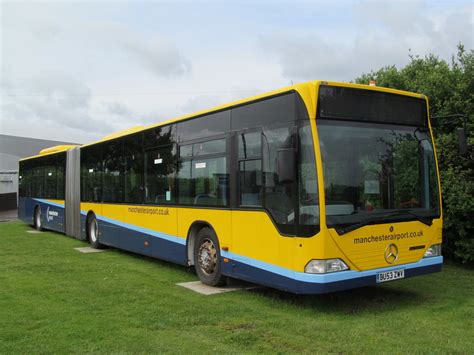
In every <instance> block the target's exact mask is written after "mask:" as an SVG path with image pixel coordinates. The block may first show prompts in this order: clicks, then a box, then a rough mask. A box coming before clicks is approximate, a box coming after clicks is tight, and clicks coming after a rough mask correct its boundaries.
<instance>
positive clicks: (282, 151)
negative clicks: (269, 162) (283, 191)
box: [277, 148, 296, 184]
mask: <svg viewBox="0 0 474 355" xmlns="http://www.w3.org/2000/svg"><path fill="white" fill-rule="evenodd" d="M277 173H278V182H279V183H280V184H282V183H291V182H294V181H295V175H296V150H295V149H294V148H279V149H278V150H277Z"/></svg>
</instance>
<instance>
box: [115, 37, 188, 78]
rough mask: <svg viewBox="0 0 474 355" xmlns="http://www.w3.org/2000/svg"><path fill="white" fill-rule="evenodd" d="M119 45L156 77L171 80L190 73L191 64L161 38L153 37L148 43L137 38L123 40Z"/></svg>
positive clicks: (174, 47)
mask: <svg viewBox="0 0 474 355" xmlns="http://www.w3.org/2000/svg"><path fill="white" fill-rule="evenodd" d="M121 45H122V46H123V48H124V49H125V50H126V51H128V52H129V53H130V54H131V55H132V56H133V57H134V58H136V59H137V60H138V62H139V63H141V65H143V67H144V68H147V69H148V70H150V71H151V72H152V73H154V74H156V75H158V76H163V77H166V78H171V77H174V76H180V75H184V74H188V73H189V72H190V71H191V62H190V61H189V60H188V59H186V58H185V57H184V56H183V55H182V54H181V53H180V52H179V50H178V49H177V48H176V46H174V45H173V44H172V43H170V42H169V41H167V40H165V39H163V38H162V37H161V36H155V38H153V39H152V40H150V41H143V40H140V39H139V38H137V37H133V38H128V39H123V40H121Z"/></svg>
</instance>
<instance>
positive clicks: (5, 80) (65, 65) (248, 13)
mask: <svg viewBox="0 0 474 355" xmlns="http://www.w3.org/2000/svg"><path fill="white" fill-rule="evenodd" d="M0 6H1V7H2V8H1V10H2V11H3V17H2V22H1V24H0V26H1V27H0V36H1V37H0V51H1V53H0V59H1V66H0V91H1V92H0V100H2V102H1V103H0V104H1V114H2V116H1V117H2V118H1V121H0V130H1V131H2V132H3V133H7V134H19V135H27V136H36V137H41V138H46V139H63V140H69V141H73V142H75V141H79V142H87V141H90V140H93V139H96V138H99V137H100V136H103V135H104V134H108V133H111V132H113V131H115V130H121V129H123V128H127V127H131V126H135V125H140V124H151V123H157V122H160V121H162V120H165V119H169V118H173V117H177V116H181V115H184V114H189V113H192V112H195V111H198V110H201V109H206V108H210V107H213V106H216V105H220V104H224V103H226V102H229V101H232V100H235V99H240V98H245V97H248V96H251V95H255V94H257V93H261V92H265V91H268V90H271V89H275V88H278V87H282V86H285V85H288V84H290V83H291V81H293V82H299V81H306V80H314V79H328V80H331V79H335V80H352V79H354V78H355V77H356V76H358V75H360V74H361V73H364V72H368V71H370V70H372V69H377V68H379V67H381V66H385V65H390V64H395V65H404V64H405V63H406V62H407V61H408V50H409V49H410V48H411V50H412V53H414V54H420V55H423V54H426V53H430V52H432V53H435V54H439V55H440V56H441V57H442V58H445V59H449V58H450V55H451V54H452V53H454V52H455V50H456V48H455V46H456V44H457V43H458V41H462V42H464V43H465V44H466V47H467V48H472V40H473V38H472V5H471V4H470V3H468V2H463V1H462V0H461V1H460V2H459V1H456V2H454V0H453V1H451V2H432V1H430V2H420V1H415V2H411V1H410V2H403V3H400V2H396V3H393V2H386V1H384V2H382V1H378V2H367V1H362V2H349V1H347V2H344V1H337V2H327V3H318V4H314V3H313V2H305V1H296V2H294V3H291V6H290V3H289V2H279V3H276V4H272V5H271V6H269V5H268V4H263V3H262V4H260V3H255V2H249V3H248V4H246V5H245V6H242V4H241V3H232V4H225V5H224V4H222V5H217V4H216V3H208V2H204V3H202V2H199V3H196V2H195V3H189V2H185V3H182V2H141V3H136V2H121V1H111V2H109V1H107V2H47V3H35V2H28V3H24V2H19V3H14V2H0Z"/></svg>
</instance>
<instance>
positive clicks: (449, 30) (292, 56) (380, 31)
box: [259, 1, 473, 81]
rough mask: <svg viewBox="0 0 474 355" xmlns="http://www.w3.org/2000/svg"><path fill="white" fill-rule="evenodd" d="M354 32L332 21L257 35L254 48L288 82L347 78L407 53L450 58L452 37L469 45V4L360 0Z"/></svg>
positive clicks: (401, 58)
mask: <svg viewBox="0 0 474 355" xmlns="http://www.w3.org/2000/svg"><path fill="white" fill-rule="evenodd" d="M353 12H354V16H355V24H356V26H354V31H353V32H351V33H348V32H347V27H344V28H343V29H342V30H339V29H338V26H337V25H336V26H332V27H331V28H321V29H318V30H315V29H309V30H307V31H301V30H298V29H296V30H294V31H291V30H289V31H284V32H279V31H274V32H272V33H266V34H263V35H261V36H260V39H259V43H260V48H261V49H262V51H264V52H265V53H266V54H267V57H268V58H269V59H270V60H272V61H275V62H277V63H278V64H279V65H280V66H281V74H282V75H283V76H284V77H285V78H289V79H292V80H294V81H306V80H314V79H327V80H344V81H349V80H352V79H354V78H355V77H357V76H359V75H360V74H362V73H364V72H369V71H370V70H375V69H378V68H380V67H383V66H387V65H397V66H401V65H404V64H406V63H407V62H408V59H409V57H408V54H409V51H410V49H411V50H412V53H414V54H418V55H425V54H428V53H434V54H437V55H439V56H441V58H444V59H448V60H449V59H450V56H451V55H452V54H453V53H454V52H455V51H456V45H457V43H458V42H460V41H461V42H464V43H465V44H466V45H467V46H468V47H470V48H472V41H473V21H472V7H471V6H467V7H462V6H461V7H453V8H449V9H448V10H446V9H444V8H442V9H434V10H433V9H430V8H428V7H427V5H426V3H424V2H382V1H379V2H360V3H356V4H355V5H354V9H353Z"/></svg>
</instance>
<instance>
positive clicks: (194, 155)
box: [178, 138, 229, 207]
mask: <svg viewBox="0 0 474 355" xmlns="http://www.w3.org/2000/svg"><path fill="white" fill-rule="evenodd" d="M226 152H227V140H226V139H225V138H221V139H213V140H209V141H205V142H199V143H194V144H192V147H191V145H190V144H188V145H182V146H181V147H180V158H181V160H180V161H179V163H178V167H179V170H178V181H179V185H178V191H179V203H180V204H181V205H195V206H220V207H225V206H228V204H229V173H228V171H227V163H228V160H227V154H226ZM183 159H184V160H183Z"/></svg>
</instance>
